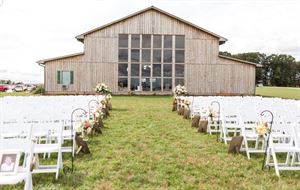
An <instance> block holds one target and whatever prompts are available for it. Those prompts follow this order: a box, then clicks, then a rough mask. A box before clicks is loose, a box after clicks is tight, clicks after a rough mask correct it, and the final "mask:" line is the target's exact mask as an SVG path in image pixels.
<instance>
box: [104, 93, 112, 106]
mask: <svg viewBox="0 0 300 190" xmlns="http://www.w3.org/2000/svg"><path fill="white" fill-rule="evenodd" d="M105 99H106V107H107V109H108V110H112V103H111V99H112V96H111V94H107V95H106V96H105Z"/></svg>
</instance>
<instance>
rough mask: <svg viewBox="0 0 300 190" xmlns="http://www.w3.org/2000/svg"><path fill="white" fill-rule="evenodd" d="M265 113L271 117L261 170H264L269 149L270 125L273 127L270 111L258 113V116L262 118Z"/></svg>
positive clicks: (272, 116) (272, 117)
mask: <svg viewBox="0 0 300 190" xmlns="http://www.w3.org/2000/svg"><path fill="white" fill-rule="evenodd" d="M266 113H269V114H270V115H271V122H270V130H269V134H268V138H267V145H266V148H265V152H264V160H263V163H262V168H261V169H262V170H264V169H265V167H266V166H265V162H266V156H267V151H268V148H269V141H270V136H271V132H272V125H273V119H274V115H273V113H272V112H271V111H269V110H264V111H262V112H261V113H260V116H264V115H265V114H266Z"/></svg>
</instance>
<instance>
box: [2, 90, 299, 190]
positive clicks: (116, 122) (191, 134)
mask: <svg viewBox="0 0 300 190" xmlns="http://www.w3.org/2000/svg"><path fill="white" fill-rule="evenodd" d="M171 101H172V100H171V97H134V96H133V97H122V96H118V97H113V107H114V110H113V111H112V113H111V115H112V116H111V118H110V119H108V120H107V121H105V124H106V127H107V128H105V129H104V131H103V132H104V134H103V135H101V136H99V137H96V138H94V139H93V141H92V142H91V143H90V148H91V151H92V153H93V154H92V155H90V156H89V155H84V156H79V157H77V158H76V160H75V167H76V171H75V173H74V174H73V176H70V175H68V176H63V175H61V176H60V178H59V180H58V181H55V180H54V175H53V174H50V175H48V174H39V175H34V178H33V181H34V187H35V189H51V188H52V189H106V190H109V189H296V188H299V187H300V180H299V178H300V173H299V172H283V173H282V177H281V179H280V180H278V179H277V177H276V175H275V172H274V170H271V171H269V172H268V171H261V160H262V159H263V157H262V156H253V159H252V160H251V161H248V160H247V159H246V156H245V155H239V156H232V155H228V154H227V147H226V146H225V145H224V144H222V143H217V142H216V137H215V136H208V135H204V134H199V133H197V132H196V130H195V129H193V128H191V127H190V122H189V121H187V120H183V119H182V118H181V117H179V116H177V114H175V113H174V112H171V111H170V110H171ZM64 163H67V164H69V163H70V162H69V161H64ZM17 187H18V188H21V187H22V186H17ZM0 189H1V188H0Z"/></svg>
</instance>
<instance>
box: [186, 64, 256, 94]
mask: <svg viewBox="0 0 300 190" xmlns="http://www.w3.org/2000/svg"><path fill="white" fill-rule="evenodd" d="M186 72H187V73H186V74H187V75H186V76H187V77H186V82H187V84H188V85H187V88H188V91H189V92H190V93H191V94H196V95H253V94H254V93H255V66H254V65H250V64H244V63H240V62H237V61H232V60H227V59H223V58H220V59H219V61H218V63H217V64H202V65H197V64H189V65H187V66H186Z"/></svg>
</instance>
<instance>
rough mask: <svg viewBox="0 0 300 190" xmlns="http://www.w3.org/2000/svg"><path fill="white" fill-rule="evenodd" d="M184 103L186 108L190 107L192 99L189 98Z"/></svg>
mask: <svg viewBox="0 0 300 190" xmlns="http://www.w3.org/2000/svg"><path fill="white" fill-rule="evenodd" d="M184 104H185V108H188V109H189V108H190V105H191V101H189V100H184Z"/></svg>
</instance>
